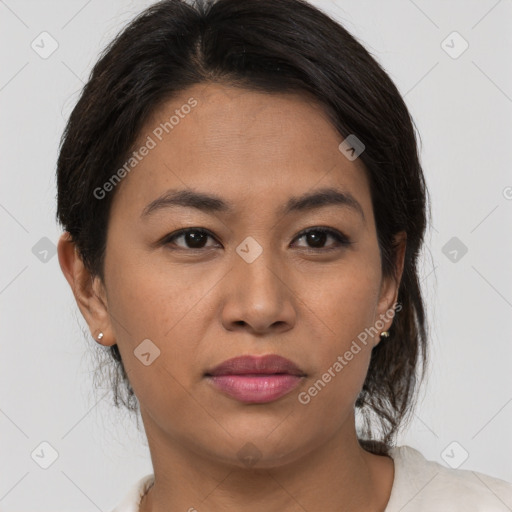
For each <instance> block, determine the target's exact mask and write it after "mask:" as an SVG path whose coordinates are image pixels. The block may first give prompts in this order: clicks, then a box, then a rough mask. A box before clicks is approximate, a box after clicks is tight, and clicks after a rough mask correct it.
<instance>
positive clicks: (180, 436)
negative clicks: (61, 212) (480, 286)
mask: <svg viewBox="0 0 512 512" xmlns="http://www.w3.org/2000/svg"><path fill="white" fill-rule="evenodd" d="M190 97H194V98H195V99H196V100H197V101H198V105H197V106H196V107H195V108H194V109H192V111H191V112H190V114H188V115H186V116H184V118H183V119H180V122H179V124H178V125H176V126H175V127H174V129H173V131H172V132H171V133H169V134H164V136H163V139H162V141H158V144H157V146H156V147H155V148H154V149H152V150H151V151H150V152H149V154H148V155H147V156H146V157H144V159H143V160H142V161H141V162H140V163H139V164H138V165H137V166H136V167H135V168H134V169H133V170H132V171H131V172H130V173H129V174H128V175H127V176H126V177H125V178H124V179H123V180H122V181H121V183H120V184H119V185H117V187H116V190H115V192H110V193H115V196H114V201H113V204H112V210H111V215H110V219H109V225H108V235H107V247H106V255H105V268H104V269H105V282H102V281H101V280H100V279H99V278H98V277H97V276H91V275H89V274H88V273H87V271H86V270H85V268H84V266H83V263H82V261H81V259H80V257H79V255H78V253H77V251H76V250H75V248H74V245H73V243H72V242H71V241H70V239H69V238H68V236H67V235H66V233H64V234H63V235H62V237H61V239H60V241H59V244H58V255H59V261H60V265H61V268H62V271H63V273H64V275H65V277H66V279H67V280H68V282H69V284H70V286H71V288H72V290H73V292H74V295H75V298H76V301H77V304H78V306H79V308H80V310H81V312H82V314H83V316H84V318H85V319H86V321H87V323H88V325H89V328H90V330H91V333H92V335H93V336H94V337H95V338H96V336H97V334H98V333H99V332H100V331H101V332H103V333H104V337H103V338H102V339H101V341H99V343H101V344H103V345H106V346H109V345H113V344H114V343H117V344H118V346H119V350H120V352H121V355H122V358H123V361H124V364H125V368H126V370H127V372H128V375H129V378H130V381H131V383H132V386H133V388H134V390H135V393H136V395H137V397H138V399H139V402H140V407H141V415H142V419H143V422H144V427H145V431H146V434H147V437H148V443H149V449H150V452H151V458H152V463H153V468H154V473H155V484H154V486H153V487H152V488H151V489H150V491H149V492H148V494H147V495H146V496H145V497H144V498H143V500H142V503H141V511H153V512H163V511H164V510H165V511H187V510H190V511H191V512H192V511H193V510H194V509H195V510H197V511H199V512H201V511H212V512H217V511H226V510H244V511H245V512H253V511H258V512H260V511H261V510H266V511H285V512H291V511H294V512H295V511H302V512H303V511H304V510H307V511H312V510H344V511H353V512H356V511H366V512H367V511H383V510H384V509H385V507H386V504H387V502H388V500H389V496H390V492H391V488H392V483H393V478H394V466H393V461H392V459H391V458H390V457H385V456H376V455H373V454H371V453H368V452H366V451H365V450H363V449H362V448H361V447H360V445H359V444H358V442H357V437H356V431H355V419H354V403H355V400H356V398H357V396H358V394H359V392H360V390H361V388H362V385H363V382H364V379H365V376H366V373H367V370H368V365H369V360H370V355H371V350H372V349H373V347H374V346H375V345H376V344H377V343H379V342H380V341H379V336H378V335H377V336H375V337H373V338H371V337H370V338H369V340H368V343H367V345H366V346H364V345H362V344H361V351H360V352H359V353H357V355H354V357H353V359H352V360H351V361H350V362H349V363H348V364H347V365H346V366H345V367H344V368H343V370H342V371H341V372H339V373H338V374H337V375H336V377H335V378H333V379H332V380H331V382H329V383H328V384H327V385H326V386H325V388H323V389H322V391H321V392H320V393H318V394H317V396H315V397H314V398H312V399H311V401H310V402H309V403H308V404H307V405H303V404H301V403H300V402H299V400H298V394H299V393H300V392H301V391H304V390H307V389H308V388H309V387H310V386H311V385H312V384H313V383H314V382H315V381H317V379H319V378H321V376H322V374H323V373H324V372H326V371H327V370H328V368H329V367H332V365H333V363H334V362H335V361H336V359H337V357H338V356H339V355H343V354H344V353H345V352H346V351H347V350H348V349H349V348H350V346H351V343H352V341H353V340H355V339H356V338H357V335H358V334H359V333H361V332H362V331H364V329H365V328H368V327H370V326H373V325H375V323H376V321H377V320H379V318H382V317H381V316H380V315H383V314H385V313H386V312H387V311H389V310H390V309H392V307H393V305H394V304H395V303H396V300H397V295H398V285H399V279H400V278H401V275H402V269H403V257H404V250H405V235H404V234H403V233H401V234H399V236H397V240H398V241H399V243H400V246H399V247H400V249H399V251H398V252H397V261H396V266H397V269H398V273H397V276H398V280H394V279H392V278H384V277H383V275H382V273H381V260H380V252H379V247H378V243H377V235H376V228H375V222H374V214H373V209H372V203H371V198H370V189H369V184H368V181H367V178H366V174H365V170H364V166H363V164H362V162H361V161H360V160H359V159H356V160H354V161H350V160H348V159H347V158H346V157H345V156H344V155H343V154H342V153H341V152H340V151H339V149H338V145H339V144H340V142H342V140H343V137H341V136H340V134H339V133H338V132H337V131H336V130H335V129H334V128H333V126H332V125H331V123H330V122H329V120H328V118H327V116H326V115H325V114H324V111H323V110H322V108H321V107H320V106H319V105H317V104H316V103H315V102H314V101H312V100H311V99H310V98H308V97H307V96H304V95H298V94H287V95H282V94H279V95H278V94H272V95H270V94H263V93H259V92H251V91H247V90H243V89H235V88H232V87H230V86H226V85H221V84H209V85H207V86H205V85H204V84H202V85H197V86H194V87H192V88H190V89H188V90H187V91H184V92H182V93H181V94H180V95H179V96H177V97H175V98H174V99H172V100H171V101H168V102H167V103H165V104H163V105H161V106H160V107H159V108H158V109H157V110H156V111H155V113H154V114H153V116H152V118H151V119H149V121H148V122H147V123H146V125H145V126H144V128H143V129H142V130H141V133H140V137H139V142H140V144H139V145H137V144H136V145H135V147H140V145H142V144H143V143H144V141H145V140H146V138H147V136H148V135H150V136H151V134H152V131H153V130H154V129H155V127H157V126H158V125H159V123H160V122H164V121H166V120H168V119H169V117H170V116H171V115H172V114H173V113H174V111H175V110H176V109H179V108H180V106H182V105H183V104H185V103H186V102H187V100H188V98H190ZM153 138H154V137H153ZM185 187H189V188H192V189H194V190H196V191H201V192H206V193H212V192H213V193H215V194H216V195H218V196H220V197H221V198H223V199H224V200H226V201H230V202H232V203H233V206H234V212H233V214H224V213H219V212H215V213H205V212H202V211H199V210H197V209H194V208H184V207H174V208H167V209H160V210H158V211H155V212H153V214H152V215H149V216H148V217H147V218H141V212H142V211H143V210H144V208H145V207H146V205H148V204H149V203H150V202H151V201H153V200H154V199H156V198H157V197H159V196H161V195H162V194H163V193H164V192H166V191H167V190H168V189H171V188H172V189H175V188H178V189H181V188H185ZM323 187H334V188H336V189H338V190H340V191H344V192H349V193H350V194H351V195H352V196H353V197H354V198H355V199H356V200H357V201H358V202H359V204H360V205H361V208H362V211H363V213H364V218H363V216H362V215H361V214H360V213H358V212H357V211H356V210H354V209H351V208H348V207H347V206H340V205H328V206H322V207H321V208H317V209H312V210H310V211H301V212H295V213H291V214H289V215H286V216H283V215H281V214H278V213H277V210H278V208H279V207H281V206H282V205H283V204H284V203H285V202H286V201H288V199H289V198H290V197H292V196H300V195H302V194H304V193H307V192H311V191H313V190H316V189H319V188H323ZM91 200H95V199H92V198H91ZM318 226H326V227H330V228H332V229H335V230H337V231H340V232H341V233H343V234H344V235H345V236H347V237H348V238H349V240H350V241H352V243H351V244H350V245H347V246H342V245H339V244H338V243H337V242H336V240H335V239H333V238H332V237H331V236H330V235H329V236H327V238H325V241H324V243H323V245H322V243H320V244H319V245H316V247H319V248H317V249H316V251H315V245H314V241H313V243H312V242H311V241H308V239H307V237H305V236H302V237H301V238H297V235H298V233H299V232H300V231H302V230H303V229H306V228H315V227H318ZM185 227H190V228H203V229H207V230H209V231H210V232H211V233H212V235H213V238H212V237H207V238H206V239H204V242H203V246H204V248H202V249H201V248H199V249H193V248H190V247H194V246H193V244H192V245H191V243H190V239H189V240H188V245H187V239H186V238H185V237H183V236H182V237H180V238H178V239H175V240H174V241H173V242H169V243H167V245H165V244H164V243H161V241H162V240H163V239H164V237H165V236H166V235H168V234H170V233H173V232H175V231H177V230H178V229H181V228H185ZM247 236H251V237H253V238H254V239H255V240H256V241H257V242H258V244H259V245H260V246H261V248H262V251H263V252H262V253H261V254H260V256H259V257H258V258H256V259H255V260H254V261H253V262H252V263H248V262H247V261H245V260H244V259H243V258H241V257H240V256H239V254H238V253H237V252H236V248H237V246H239V244H240V243H241V242H242V241H243V240H244V239H245V238H246V237H247ZM329 247H334V248H335V249H334V250H332V251H327V250H326V249H328V248H329ZM308 251H309V252H308ZM391 323H392V318H391V319H387V320H385V321H384V327H383V328H382V329H380V332H382V331H384V330H387V329H388V328H389V327H390V325H391ZM144 339H150V340H151V341H152V342H153V343H154V344H155V345H156V346H157V347H158V348H159V350H160V356H159V357H157V358H156V359H155V360H154V361H153V362H152V363H151V364H150V365H147V366H146V365H144V364H142V363H141V361H140V360H139V359H138V358H137V357H135V356H134V350H135V349H136V348H137V346H138V345H139V344H140V343H141V342H142V340H144ZM385 342H386V341H382V343H385ZM245 354H255V355H262V354H280V355H282V356H284V357H286V358H288V359H291V360H292V361H293V362H295V364H297V365H298V366H299V367H300V368H301V369H302V370H303V371H304V372H305V373H306V374H307V376H306V377H305V378H303V381H302V383H301V385H300V386H299V387H298V388H296V389H295V390H293V391H292V392H291V393H289V394H288V395H286V396H284V397H282V398H280V399H278V400H276V401H274V402H270V403H266V404H244V403H241V402H239V401H237V400H234V399H233V398H230V397H228V396H226V395H224V394H222V393H220V392H219V391H217V390H216V389H215V388H214V387H212V386H211V385H210V384H209V383H208V382H207V380H206V379H205V377H204V373H205V372H206V371H207V370H208V369H211V368H212V367H214V366H216V365H217V364H219V363H221V362H222V361H224V360H226V359H229V358H231V357H234V356H238V355H245ZM247 443H252V445H254V447H255V448H253V449H255V450H257V451H256V453H257V458H258V460H257V462H256V463H255V464H254V465H253V466H248V465H247V464H246V463H245V462H244V461H243V460H241V458H240V457H239V456H238V452H239V451H240V450H241V449H242V447H244V446H245V445H247Z"/></svg>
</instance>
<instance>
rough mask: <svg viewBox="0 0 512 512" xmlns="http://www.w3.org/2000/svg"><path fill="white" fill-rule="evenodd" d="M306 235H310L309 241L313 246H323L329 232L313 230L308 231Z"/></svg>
mask: <svg viewBox="0 0 512 512" xmlns="http://www.w3.org/2000/svg"><path fill="white" fill-rule="evenodd" d="M306 236H307V237H308V243H310V244H311V245H312V246H313V247H322V245H323V243H325V237H326V236H327V234H326V233H322V232H317V231H312V232H310V233H308V234H307V235H306ZM319 242H320V243H319Z"/></svg>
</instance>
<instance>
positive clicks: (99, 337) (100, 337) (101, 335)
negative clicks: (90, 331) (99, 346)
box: [96, 332, 103, 341]
mask: <svg viewBox="0 0 512 512" xmlns="http://www.w3.org/2000/svg"><path fill="white" fill-rule="evenodd" d="M102 338H103V333H102V332H100V333H99V334H98V336H97V337H96V339H97V340H98V341H100V340H101V339H102Z"/></svg>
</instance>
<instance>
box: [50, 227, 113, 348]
mask: <svg viewBox="0 0 512 512" xmlns="http://www.w3.org/2000/svg"><path fill="white" fill-rule="evenodd" d="M57 253H58V256H59V264H60V268H61V269H62V272H63V274H64V277H65V278H66V280H67V282H68V283H69V286H71V290H72V291H73V295H74V296H75V300H76V303H77V304H78V307H79V308H80V311H81V313H82V316H83V317H84V319H85V321H86V322H87V324H88V325H89V329H90V331H91V334H92V336H93V338H94V339H95V340H96V342H97V343H100V344H101V345H105V346H110V345H114V344H115V343H116V340H115V338H114V336H113V330H112V326H111V324H110V317H109V314H108V304H107V295H106V290H105V287H104V285H103V283H102V281H101V279H100V278H99V276H92V275H91V273H90V272H89V271H88V270H87V269H86V268H85V266H84V263H83V261H82V258H81V256H80V253H79V252H78V250H77V248H76V246H75V243H74V242H73V241H72V238H71V235H70V234H69V233H68V232H67V231H65V232H64V233H63V234H62V235H61V237H60V238H59V242H58V245H57ZM100 332H102V333H103V337H102V338H101V341H99V340H98V339H97V337H98V334H99V333H100Z"/></svg>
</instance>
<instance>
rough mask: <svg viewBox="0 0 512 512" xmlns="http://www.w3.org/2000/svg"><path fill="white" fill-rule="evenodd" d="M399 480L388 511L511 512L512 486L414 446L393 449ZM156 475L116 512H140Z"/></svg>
mask: <svg viewBox="0 0 512 512" xmlns="http://www.w3.org/2000/svg"><path fill="white" fill-rule="evenodd" d="M389 455H390V456H391V457H392V458H393V461H394V463H395V479H394V481H393V487H392V489H391V496H390V498H389V502H388V504H387V507H386V510H385V511H384V512H432V511H435V512H511V511H512V484H511V483H509V482H506V481H504V480H500V479H498V478H494V477H491V476H488V475H484V474H482V473H478V472H475V471H470V470H466V469H451V468H448V467H445V466H443V465H441V464H438V463H437V462H434V461H430V460H427V459H425V457H424V456H423V455H422V454H421V453H420V452H419V451H417V450H415V449H414V448H412V447H410V446H398V447H394V448H391V450H390V453H389ZM153 481H154V480H153V474H150V475H146V476H144V477H143V478H141V479H140V480H139V481H138V482H137V483H136V484H135V485H134V486H133V487H132V488H131V489H130V491H129V492H128V494H127V495H126V496H125V498H124V499H123V501H122V502H121V503H120V504H119V505H118V506H117V507H116V508H115V509H114V510H112V512H139V504H140V500H141V498H142V496H143V495H144V493H145V492H146V491H147V490H148V489H149V487H150V486H151V485H152V484H153Z"/></svg>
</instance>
